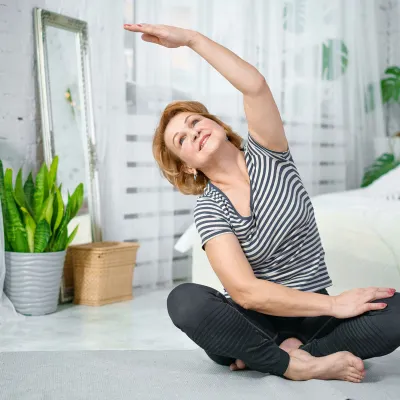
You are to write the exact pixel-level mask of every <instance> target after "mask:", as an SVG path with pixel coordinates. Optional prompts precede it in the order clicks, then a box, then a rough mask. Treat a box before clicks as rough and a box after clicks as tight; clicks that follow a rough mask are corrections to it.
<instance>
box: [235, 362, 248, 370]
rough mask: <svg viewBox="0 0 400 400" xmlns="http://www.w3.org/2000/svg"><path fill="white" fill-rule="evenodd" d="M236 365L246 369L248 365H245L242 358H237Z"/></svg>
mask: <svg viewBox="0 0 400 400" xmlns="http://www.w3.org/2000/svg"><path fill="white" fill-rule="evenodd" d="M236 366H237V367H238V368H239V369H245V368H246V365H245V363H244V362H243V361H242V360H236Z"/></svg>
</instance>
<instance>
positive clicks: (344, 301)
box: [332, 287, 396, 318]
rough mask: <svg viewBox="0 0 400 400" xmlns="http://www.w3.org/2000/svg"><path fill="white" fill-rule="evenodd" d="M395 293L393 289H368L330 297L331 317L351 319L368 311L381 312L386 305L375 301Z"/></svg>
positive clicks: (354, 290)
mask: <svg viewBox="0 0 400 400" xmlns="http://www.w3.org/2000/svg"><path fill="white" fill-rule="evenodd" d="M395 292H396V290H395V289H389V288H379V287H370V288H365V289H353V290H349V291H347V292H344V293H342V294H340V295H339V296H332V300H333V307H332V316H333V317H336V318H352V317H356V316H357V315H361V314H364V313H366V312H368V311H373V310H383V309H384V308H386V303H383V302H379V301H378V302H376V301H377V300H382V299H387V298H389V297H392V296H393V295H394V294H395ZM372 302H374V303H372Z"/></svg>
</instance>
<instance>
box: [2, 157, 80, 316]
mask: <svg viewBox="0 0 400 400" xmlns="http://www.w3.org/2000/svg"><path fill="white" fill-rule="evenodd" d="M57 168H58V157H55V158H54V159H53V162H52V164H51V167H50V169H48V168H47V165H46V164H45V163H43V165H42V166H41V168H40V170H39V172H38V173H37V175H36V178H35V180H34V178H33V176H32V172H31V173H30V174H29V176H28V178H27V179H26V181H25V183H23V178H22V170H21V169H20V170H19V172H18V174H17V177H16V179H15V184H14V185H13V171H12V170H11V169H7V170H6V171H5V172H4V169H3V164H2V162H1V160H0V199H1V208H2V212H3V225H4V243H5V261H6V277H5V282H4V292H5V293H6V295H7V296H8V297H9V299H10V300H11V302H12V303H13V304H14V307H15V309H16V310H17V311H18V312H19V313H21V314H24V315H45V314H50V313H52V312H55V311H56V310H57V304H58V296H59V289H60V282H61V277H62V272H63V266H64V260H65V253H66V248H67V247H68V246H69V244H70V243H71V242H72V240H73V239H74V237H75V235H76V233H77V230H78V227H76V228H75V229H74V231H73V232H72V233H71V234H70V235H69V236H68V224H69V222H70V221H71V219H72V218H74V217H75V216H76V214H77V213H78V211H79V209H80V208H81V206H82V202H83V184H79V185H78V186H77V188H76V189H75V191H74V192H73V194H72V195H70V194H69V193H68V202H67V205H66V206H65V205H64V202H63V198H62V195H61V185H60V186H57V183H56V182H57Z"/></svg>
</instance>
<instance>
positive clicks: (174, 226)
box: [126, 0, 385, 282]
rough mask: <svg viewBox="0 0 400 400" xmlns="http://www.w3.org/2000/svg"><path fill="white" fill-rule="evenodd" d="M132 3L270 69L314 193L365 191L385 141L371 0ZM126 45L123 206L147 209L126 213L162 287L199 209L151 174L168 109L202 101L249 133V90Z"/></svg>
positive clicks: (192, 59) (183, 59)
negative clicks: (155, 141) (126, 184)
mask: <svg viewBox="0 0 400 400" xmlns="http://www.w3.org/2000/svg"><path fill="white" fill-rule="evenodd" d="M126 4H127V5H128V6H129V5H130V4H132V1H131V0H127V2H126ZM133 7H134V8H133V9H131V10H130V11H129V12H132V14H133V18H131V20H129V19H127V22H135V23H140V22H145V23H154V24H158V23H159V24H170V25H177V26H180V27H184V28H190V29H194V30H197V31H200V32H201V33H203V34H205V35H207V36H209V37H210V38H212V39H213V40H215V41H217V42H219V43H221V44H222V45H224V46H226V47H228V48H229V49H231V50H232V51H234V52H235V53H237V54H238V55H239V56H241V57H243V58H244V59H245V60H246V61H248V62H250V63H252V64H253V65H255V66H256V67H257V68H258V69H259V70H260V71H261V73H262V74H263V75H264V76H265V77H266V79H267V81H268V83H269V85H270V87H271V90H272V92H273V94H274V97H275V100H276V102H277V105H278V107H279V109H280V112H281V115H282V119H283V121H284V124H285V130H286V134H287V137H288V139H289V143H290V146H291V150H292V153H293V157H294V159H295V161H296V163H297V165H298V168H299V171H300V173H301V176H302V179H303V181H304V183H305V186H306V188H307V190H308V191H309V193H310V194H311V195H317V194H320V193H326V192H334V191H341V190H345V189H351V188H356V187H359V185H360V182H361V178H362V174H363V169H364V167H365V166H366V165H368V164H369V163H370V162H371V161H372V159H373V156H374V154H373V139H374V138H375V137H377V136H383V135H385V132H384V131H385V129H384V118H383V111H382V105H381V99H380V90H379V88H380V86H379V79H380V74H381V71H380V69H379V61H378V60H379V58H378V47H379V46H378V29H377V27H376V20H375V19H376V16H377V3H376V2H375V1H374V0H352V1H348V0H347V1H345V0H229V1H225V0H196V1H195V0H193V1H190V2H188V1H185V0H133ZM128 35H131V34H130V33H128ZM127 38H129V39H127V42H126V66H127V76H126V79H127V82H128V83H127V101H128V113H129V114H130V115H129V134H130V135H131V136H130V138H129V141H128V144H127V150H126V151H127V152H129V154H130V157H131V158H130V160H131V166H132V168H131V170H130V171H128V173H127V174H128V176H129V178H127V180H129V179H130V180H131V185H132V186H133V187H132V188H131V189H132V190H131V191H132V193H131V197H127V199H126V204H129V201H132V202H134V204H135V209H136V210H138V211H136V212H135V214H139V215H129V214H128V217H131V218H132V219H134V221H135V226H136V228H135V233H136V234H137V236H135V238H139V239H140V238H143V239H144V240H142V247H143V249H142V253H141V254H142V257H144V259H143V262H148V263H149V266H150V267H151V268H150V267H148V268H147V267H146V271H147V272H144V269H143V270H142V271H143V275H142V277H141V279H143V280H148V281H149V282H157V281H158V282H159V281H162V280H165V279H167V278H168V279H171V278H172V277H173V275H174V268H173V265H175V264H176V262H177V261H179V260H177V258H176V256H175V255H174V254H172V253H171V251H172V250H171V249H172V243H173V242H174V239H175V237H176V236H178V234H179V233H181V232H183V231H184V229H186V228H187V227H188V226H189V225H190V223H191V214H189V213H188V210H189V209H191V208H192V207H193V204H194V199H193V198H191V197H189V198H187V197H185V196H182V195H180V194H179V193H176V192H174V191H173V190H172V188H171V187H170V185H169V184H168V182H166V181H165V180H163V179H162V178H161V177H160V176H159V175H158V174H157V173H156V172H155V170H154V163H153V162H152V154H151V137H152V135H153V132H154V128H155V124H156V122H157V119H158V117H159V114H160V112H161V111H162V109H163V108H164V107H165V105H166V104H167V103H168V102H169V101H171V100H176V99H194V100H199V101H201V102H203V103H204V104H205V105H206V106H207V107H208V108H209V110H210V111H211V112H212V113H214V114H216V115H218V116H220V117H221V118H222V119H223V120H225V121H226V122H227V123H229V124H230V125H231V126H232V127H233V128H234V130H235V131H237V132H238V133H239V134H241V135H242V136H244V137H245V136H246V135H247V125H246V121H245V119H244V113H243V106H242V96H241V94H240V93H238V92H237V91H236V90H235V89H234V88H233V87H232V86H231V85H230V84H229V83H228V82H227V81H226V80H224V78H222V77H221V76H220V75H219V74H218V73H217V72H216V71H215V70H213V69H212V68H211V67H210V66H209V65H208V64H207V63H206V62H205V61H204V60H202V59H201V58H200V57H199V56H198V55H197V54H195V53H194V52H192V51H191V50H190V49H188V48H179V49H172V50H169V49H165V48H161V47H158V46H155V45H152V44H149V43H145V42H143V41H141V39H140V35H135V36H134V38H133V39H132V37H131V36H127ZM128 40H129V41H131V42H128ZM132 60H133V61H132ZM265 123H266V124H268V121H267V120H266V121H265ZM152 163H153V164H152ZM151 165H152V166H151ZM141 185H142V187H143V189H142V190H143V191H142V192H141V189H140V186H141ZM146 213H148V214H147V215H148V217H146V216H145V215H143V214H146ZM132 229H133V228H132ZM146 241H147V242H146ZM144 249H145V251H143V250H144ZM174 256H175V260H174ZM157 260H158V261H160V260H162V263H161V264H160V263H159V262H158V263H157V262H156V261H157ZM180 261H181V262H182V263H186V264H185V265H187V260H180ZM139 271H140V268H138V273H139Z"/></svg>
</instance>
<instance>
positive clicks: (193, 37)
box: [186, 29, 203, 50]
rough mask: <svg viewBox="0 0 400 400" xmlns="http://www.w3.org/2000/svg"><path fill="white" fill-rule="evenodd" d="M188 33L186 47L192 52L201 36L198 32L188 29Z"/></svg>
mask: <svg viewBox="0 0 400 400" xmlns="http://www.w3.org/2000/svg"><path fill="white" fill-rule="evenodd" d="M187 31H188V40H187V44H186V46H187V47H189V48H191V49H192V50H193V47H194V46H196V44H197V42H198V41H199V40H200V38H201V37H202V36H203V35H202V34H201V33H200V32H197V31H192V30H190V29H188V30H187Z"/></svg>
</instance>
